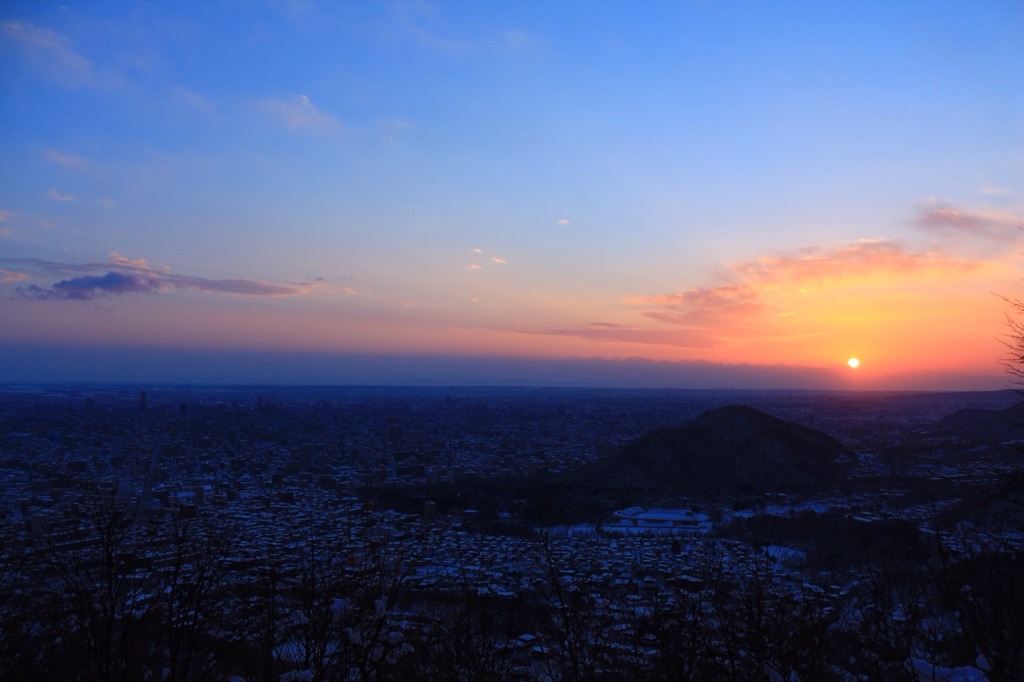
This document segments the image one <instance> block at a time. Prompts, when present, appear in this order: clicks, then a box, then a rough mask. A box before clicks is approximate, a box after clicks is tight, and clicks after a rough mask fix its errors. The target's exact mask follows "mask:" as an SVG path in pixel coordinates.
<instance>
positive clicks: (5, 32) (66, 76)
mask: <svg viewBox="0 0 1024 682" xmlns="http://www.w3.org/2000/svg"><path fill="white" fill-rule="evenodd" d="M0 35H2V36H3V37H4V38H5V39H7V40H9V41H10V43H11V44H12V45H15V46H17V47H18V48H19V49H20V50H21V52H22V54H23V55H24V56H25V58H26V59H27V61H28V62H29V64H31V65H32V67H33V68H34V69H36V70H37V71H38V72H39V73H41V74H42V75H43V76H44V77H45V78H46V79H47V80H49V81H51V82H53V83H55V84H57V85H59V86H61V87H63V88H68V89H77V88H85V87H95V88H108V87H111V86H114V85H117V84H119V83H120V80H121V79H120V77H118V76H117V75H116V74H101V73H99V72H98V71H97V69H96V68H95V67H94V66H93V63H92V62H91V61H90V60H89V59H88V58H86V57H84V56H83V55H81V54H79V53H78V52H77V51H75V49H74V47H72V44H71V41H70V40H69V39H68V38H67V37H65V36H62V35H60V34H59V33H55V32H54V31H51V30H50V29H48V28H43V27H41V26H36V25H34V24H30V23H28V22H26V21H5V22H2V23H0Z"/></svg>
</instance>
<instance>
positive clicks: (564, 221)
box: [558, 218, 572, 225]
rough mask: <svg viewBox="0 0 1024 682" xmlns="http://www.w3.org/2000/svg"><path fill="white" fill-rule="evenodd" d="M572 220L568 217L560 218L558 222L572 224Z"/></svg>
mask: <svg viewBox="0 0 1024 682" xmlns="http://www.w3.org/2000/svg"><path fill="white" fill-rule="evenodd" d="M571 222H572V221H571V220H569V219H568V218H559V219H558V224H559V225H568V224H570V223H571Z"/></svg>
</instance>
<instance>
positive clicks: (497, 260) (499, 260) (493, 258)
mask: <svg viewBox="0 0 1024 682" xmlns="http://www.w3.org/2000/svg"><path fill="white" fill-rule="evenodd" d="M491 262H492V263H497V264H499V265H501V264H504V263H507V262H508V261H507V260H505V259H504V258H500V257H498V256H491Z"/></svg>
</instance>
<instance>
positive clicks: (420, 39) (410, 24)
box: [392, 0, 475, 54]
mask: <svg viewBox="0 0 1024 682" xmlns="http://www.w3.org/2000/svg"><path fill="white" fill-rule="evenodd" d="M392 15H393V16H394V18H395V22H396V23H397V24H398V26H399V28H401V30H402V31H403V32H404V33H405V34H406V35H407V36H409V37H410V38H412V40H413V41H414V42H415V43H416V44H417V45H419V46H420V47H422V48H425V49H428V50H432V51H434V52H443V53H446V54H455V53H460V52H466V51H468V50H472V49H473V48H474V47H475V45H474V44H473V43H472V42H469V41H466V40H457V39H454V38H447V37H444V36H443V35H441V30H442V29H440V28H439V27H438V26H437V24H438V23H439V20H440V16H441V9H440V7H439V6H438V5H437V4H436V3H433V2H425V1H423V0H401V1H399V2H395V3H394V4H392Z"/></svg>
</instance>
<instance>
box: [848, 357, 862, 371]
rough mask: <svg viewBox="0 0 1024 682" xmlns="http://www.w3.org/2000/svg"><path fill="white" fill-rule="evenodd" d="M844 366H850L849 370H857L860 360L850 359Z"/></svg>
mask: <svg viewBox="0 0 1024 682" xmlns="http://www.w3.org/2000/svg"><path fill="white" fill-rule="evenodd" d="M846 364H847V365H849V366H850V369H857V368H858V367H860V360H858V359H857V358H850V359H849V360H847V361H846Z"/></svg>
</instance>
